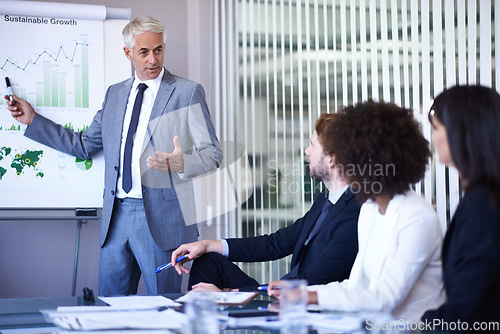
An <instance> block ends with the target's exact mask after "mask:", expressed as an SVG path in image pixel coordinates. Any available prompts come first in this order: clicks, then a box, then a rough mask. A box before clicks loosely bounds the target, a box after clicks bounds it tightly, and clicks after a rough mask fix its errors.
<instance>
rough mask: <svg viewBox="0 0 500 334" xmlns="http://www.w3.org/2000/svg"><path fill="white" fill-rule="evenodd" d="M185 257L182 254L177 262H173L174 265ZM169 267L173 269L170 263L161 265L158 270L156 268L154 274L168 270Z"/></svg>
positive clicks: (185, 255) (185, 256)
mask: <svg viewBox="0 0 500 334" xmlns="http://www.w3.org/2000/svg"><path fill="white" fill-rule="evenodd" d="M187 257H188V255H187V254H184V255H182V256H181V257H179V258H177V260H175V263H177V262H180V261H182V260H184V259H186V258H187ZM170 267H173V264H172V262H169V263H165V264H162V265H161V266H159V267H158V268H156V271H155V274H158V273H159V272H160V271H163V270H165V269H168V268H170Z"/></svg>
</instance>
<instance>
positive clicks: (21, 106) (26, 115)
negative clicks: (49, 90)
mask: <svg viewBox="0 0 500 334" xmlns="http://www.w3.org/2000/svg"><path fill="white" fill-rule="evenodd" d="M5 83H6V85H7V91H8V95H5V96H4V98H5V99H6V100H7V105H8V106H7V109H8V110H9V111H10V114H11V115H12V117H14V118H15V119H16V121H19V122H21V123H23V124H26V125H30V124H31V122H32V121H33V118H35V110H34V109H33V107H32V106H31V104H29V103H28V102H26V101H24V100H23V99H20V98H19V97H17V96H16V95H14V93H13V92H12V87H11V86H10V80H9V78H7V77H6V78H5ZM9 87H10V89H9Z"/></svg>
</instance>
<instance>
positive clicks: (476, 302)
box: [422, 188, 500, 323]
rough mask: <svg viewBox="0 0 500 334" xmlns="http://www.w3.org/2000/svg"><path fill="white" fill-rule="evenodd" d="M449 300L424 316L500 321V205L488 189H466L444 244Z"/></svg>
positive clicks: (446, 287)
mask: <svg viewBox="0 0 500 334" xmlns="http://www.w3.org/2000/svg"><path fill="white" fill-rule="evenodd" d="M443 277H444V287H445V289H446V294H447V296H448V300H447V302H446V303H445V304H443V305H442V306H441V307H440V308H438V309H437V310H432V311H427V312H426V313H425V314H424V316H423V317H422V319H427V320H431V319H443V320H444V321H447V322H452V321H453V322H456V321H457V320H459V319H460V321H462V322H469V323H472V322H475V321H483V322H485V321H499V320H500V206H499V205H497V206H496V207H494V206H493V205H492V201H491V197H490V195H489V194H488V192H487V191H486V190H485V189H482V188H476V189H471V190H469V191H467V193H466V194H465V196H464V198H463V199H462V201H461V202H460V204H459V205H458V208H457V210H456V213H455V215H454V216H453V219H452V221H451V224H450V227H449V229H448V232H447V233H446V238H445V240H444V244H443Z"/></svg>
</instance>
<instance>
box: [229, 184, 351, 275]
mask: <svg viewBox="0 0 500 334" xmlns="http://www.w3.org/2000/svg"><path fill="white" fill-rule="evenodd" d="M326 200H327V196H325V195H322V196H319V197H318V199H316V201H315V202H314V203H313V205H312V207H311V209H310V210H309V211H308V212H307V213H306V214H305V216H304V217H302V218H300V219H298V220H297V221H295V223H293V224H292V225H290V226H287V227H284V228H281V229H279V230H278V231H276V232H275V233H272V234H269V235H263V236H259V237H250V238H238V239H227V242H228V245H229V257H228V258H229V260H231V261H237V262H258V261H271V260H276V259H280V258H283V257H285V256H288V255H290V254H293V256H292V262H291V268H294V267H295V265H296V264H297V263H298V262H299V261H300V266H299V270H298V272H297V274H296V276H295V277H289V276H287V275H285V276H286V278H289V279H290V278H301V279H306V280H307V281H308V282H309V284H325V283H328V282H332V281H342V280H344V279H346V278H348V277H349V273H350V272H351V267H352V264H353V263H354V259H355V258H356V254H357V252H358V229H357V225H358V224H357V222H358V216H359V209H360V207H359V205H358V204H357V203H356V199H355V198H354V194H353V193H352V192H351V191H350V190H349V189H348V190H346V192H345V193H344V194H343V195H342V196H341V197H340V198H339V200H338V201H337V203H336V204H335V206H334V207H333V209H331V210H330V212H329V213H328V215H327V217H326V220H325V221H324V223H323V224H322V225H321V227H320V230H319V232H318V233H317V234H316V235H315V236H313V238H312V239H311V240H310V241H309V243H308V244H307V245H306V246H304V242H305V240H306V239H307V237H308V236H309V233H310V232H311V230H312V229H313V227H314V224H315V222H316V220H317V219H318V217H319V215H320V214H321V210H322V209H323V205H324V204H325V201H326Z"/></svg>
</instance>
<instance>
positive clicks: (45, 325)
mask: <svg viewBox="0 0 500 334" xmlns="http://www.w3.org/2000/svg"><path fill="white" fill-rule="evenodd" d="M163 296H165V297H167V298H169V299H172V300H175V299H177V298H178V297H180V296H181V294H165V295H163ZM271 302H272V299H271V298H270V297H268V296H267V295H265V294H260V295H258V296H257V297H256V298H255V299H253V300H252V301H250V302H249V303H247V304H245V305H239V306H221V307H219V311H220V312H223V313H225V314H230V315H231V314H232V315H236V316H238V314H240V315H242V314H250V313H252V314H255V313H258V312H260V310H267V309H268V305H269V304H270V303H271ZM92 305H95V306H106V304H105V303H104V302H102V301H101V300H100V299H97V298H96V300H95V302H88V301H85V300H84V299H83V297H81V296H77V297H57V298H5V299H0V334H21V333H22V334H49V333H59V332H64V333H67V332H66V331H63V330H62V329H59V328H57V327H56V326H55V325H54V324H52V323H49V322H47V321H46V320H45V318H44V316H43V314H42V313H41V312H40V310H50V309H53V310H55V309H57V308H58V307H60V306H92ZM178 310H179V311H182V308H181V309H178ZM77 332H80V333H85V331H73V332H72V333H77ZM143 332H145V331H141V333H143ZM171 332H172V333H175V334H184V333H185V330H180V331H179V330H171ZM342 332H349V333H367V332H370V331H367V330H365V329H359V330H355V331H338V330H335V331H334V330H324V329H321V330H314V329H311V328H310V329H309V330H308V334H326V333H342ZM371 332H376V333H384V332H386V331H380V330H378V331H371ZM389 332H390V333H395V331H389ZM397 332H398V333H402V332H405V333H410V332H411V331H397ZM102 333H103V334H106V331H102ZM120 333H124V334H126V333H127V331H126V330H124V331H120ZM220 333H224V334H225V333H227V334H229V333H231V334H243V333H245V334H254V333H255V334H259V333H269V334H275V333H276V334H279V333H280V329H279V328H263V327H255V326H248V325H245V326H241V325H231V326H230V325H228V324H222V328H221V329H220ZM412 333H415V332H412Z"/></svg>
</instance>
